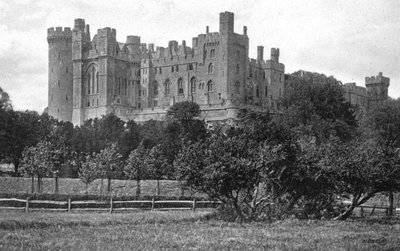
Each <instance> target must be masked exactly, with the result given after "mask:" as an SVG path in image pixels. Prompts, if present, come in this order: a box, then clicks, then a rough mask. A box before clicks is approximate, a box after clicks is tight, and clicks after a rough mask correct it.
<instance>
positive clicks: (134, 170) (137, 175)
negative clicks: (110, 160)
mask: <svg viewBox="0 0 400 251" xmlns="http://www.w3.org/2000/svg"><path fill="white" fill-rule="evenodd" d="M147 152H148V151H147V150H146V149H145V148H144V144H143V141H142V142H140V144H139V146H138V147H137V148H136V149H135V150H133V151H132V152H131V153H130V154H129V158H128V160H127V163H126V165H125V168H124V173H125V174H126V176H128V178H129V179H134V180H136V196H137V197H139V196H140V181H141V180H142V179H143V178H144V177H145V176H146V170H145V167H146V166H145V159H146V155H147Z"/></svg>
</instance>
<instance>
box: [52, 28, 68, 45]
mask: <svg viewBox="0 0 400 251" xmlns="http://www.w3.org/2000/svg"><path fill="white" fill-rule="evenodd" d="M60 40H67V41H71V40H72V30H71V28H70V27H64V29H63V27H56V28H54V27H51V28H49V29H47V42H49V43H53V42H55V41H60Z"/></svg>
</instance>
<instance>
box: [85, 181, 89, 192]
mask: <svg viewBox="0 0 400 251" xmlns="http://www.w3.org/2000/svg"><path fill="white" fill-rule="evenodd" d="M88 187H89V184H88V183H85V194H86V195H87V194H88Z"/></svg>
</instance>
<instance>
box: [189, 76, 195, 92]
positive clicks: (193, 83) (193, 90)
mask: <svg viewBox="0 0 400 251" xmlns="http://www.w3.org/2000/svg"><path fill="white" fill-rule="evenodd" d="M190 92H191V93H195V92H196V78H195V77H192V78H191V79H190Z"/></svg>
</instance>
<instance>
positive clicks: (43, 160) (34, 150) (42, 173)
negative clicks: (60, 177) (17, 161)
mask: <svg viewBox="0 0 400 251" xmlns="http://www.w3.org/2000/svg"><path fill="white" fill-rule="evenodd" d="M49 149H51V144H50V142H47V141H40V142H39V143H38V144H37V145H36V146H32V147H29V148H27V149H26V150H25V151H24V152H23V153H24V155H23V172H24V173H25V174H27V175H29V176H31V177H32V176H34V175H36V177H37V191H38V193H41V192H42V178H43V177H47V176H48V175H49V173H50V170H49V166H50V165H51V163H50V159H51V157H50V156H51V155H50V151H49ZM32 184H33V179H32ZM32 190H33V189H32Z"/></svg>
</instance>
